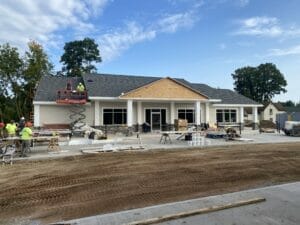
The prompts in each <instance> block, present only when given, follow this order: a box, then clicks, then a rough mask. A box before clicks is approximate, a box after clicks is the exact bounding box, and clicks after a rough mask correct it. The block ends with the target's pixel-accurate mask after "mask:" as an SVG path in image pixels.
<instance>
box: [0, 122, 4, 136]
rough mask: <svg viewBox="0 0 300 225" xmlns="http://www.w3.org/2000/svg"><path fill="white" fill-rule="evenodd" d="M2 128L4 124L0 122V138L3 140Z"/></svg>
mask: <svg viewBox="0 0 300 225" xmlns="http://www.w3.org/2000/svg"><path fill="white" fill-rule="evenodd" d="M4 127H5V124H4V123H3V122H0V138H4Z"/></svg>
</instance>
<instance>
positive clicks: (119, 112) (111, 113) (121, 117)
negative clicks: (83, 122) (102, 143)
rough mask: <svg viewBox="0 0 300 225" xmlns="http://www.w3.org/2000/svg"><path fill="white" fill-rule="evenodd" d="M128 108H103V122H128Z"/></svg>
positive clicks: (105, 123)
mask: <svg viewBox="0 0 300 225" xmlns="http://www.w3.org/2000/svg"><path fill="white" fill-rule="evenodd" d="M126 123H127V109H103V124H104V125H109V124H126Z"/></svg>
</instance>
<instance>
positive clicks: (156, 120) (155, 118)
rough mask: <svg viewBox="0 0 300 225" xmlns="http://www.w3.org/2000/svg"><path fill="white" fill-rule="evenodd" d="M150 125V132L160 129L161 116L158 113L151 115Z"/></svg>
mask: <svg viewBox="0 0 300 225" xmlns="http://www.w3.org/2000/svg"><path fill="white" fill-rule="evenodd" d="M151 120H152V121H151V122H152V123H151V125H152V127H151V128H152V130H160V127H161V115H160V112H152V115H151Z"/></svg>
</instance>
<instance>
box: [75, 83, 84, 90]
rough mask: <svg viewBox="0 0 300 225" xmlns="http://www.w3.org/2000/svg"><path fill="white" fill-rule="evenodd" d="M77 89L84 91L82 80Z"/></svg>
mask: <svg viewBox="0 0 300 225" xmlns="http://www.w3.org/2000/svg"><path fill="white" fill-rule="evenodd" d="M76 90H77V91H78V92H84V85H83V84H82V83H81V82H80V83H79V84H78V85H77V87H76Z"/></svg>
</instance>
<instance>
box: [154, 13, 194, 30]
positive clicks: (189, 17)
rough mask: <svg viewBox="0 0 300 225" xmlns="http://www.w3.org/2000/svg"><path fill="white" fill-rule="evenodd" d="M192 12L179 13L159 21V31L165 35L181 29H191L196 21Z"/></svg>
mask: <svg viewBox="0 0 300 225" xmlns="http://www.w3.org/2000/svg"><path fill="white" fill-rule="evenodd" d="M193 14H194V13H192V12H191V11H189V12H186V13H177V14H173V15H167V16H165V17H164V18H162V19H160V20H159V21H157V24H155V26H157V29H158V30H159V31H161V32H165V33H174V32H176V31H177V30H178V29H180V28H191V27H192V26H193V25H194V23H195V22H196V19H195V18H194V17H193Z"/></svg>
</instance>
